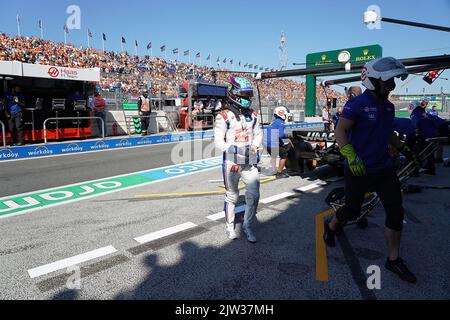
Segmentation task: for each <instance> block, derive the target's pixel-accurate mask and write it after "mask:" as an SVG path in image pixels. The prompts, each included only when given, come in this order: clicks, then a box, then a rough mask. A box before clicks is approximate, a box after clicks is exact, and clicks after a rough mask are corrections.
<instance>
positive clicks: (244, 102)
mask: <svg viewBox="0 0 450 320" xmlns="http://www.w3.org/2000/svg"><path fill="white" fill-rule="evenodd" d="M230 83H231V89H230V90H229V92H228V99H229V100H230V101H231V103H232V104H234V105H235V106H237V107H239V108H242V109H250V108H251V106H252V97H253V86H252V84H251V83H250V81H249V80H247V79H245V78H237V77H236V78H235V77H232V78H230Z"/></svg>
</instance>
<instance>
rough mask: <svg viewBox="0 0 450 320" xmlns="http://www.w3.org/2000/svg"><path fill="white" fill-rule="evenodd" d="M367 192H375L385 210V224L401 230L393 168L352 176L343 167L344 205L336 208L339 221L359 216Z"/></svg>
mask: <svg viewBox="0 0 450 320" xmlns="http://www.w3.org/2000/svg"><path fill="white" fill-rule="evenodd" d="M367 192H376V193H377V194H378V196H379V197H380V200H381V203H382V204H383V207H384V209H385V211H386V226H387V227H388V228H390V229H393V230H397V231H401V230H402V227H403V217H404V210H403V206H402V191H401V185H400V181H399V179H398V177H397V175H396V173H395V171H394V169H387V170H385V171H384V172H381V173H379V174H367V175H365V176H364V177H357V176H354V175H353V174H352V173H351V172H350V171H349V169H348V168H346V169H345V206H344V207H343V208H342V210H338V211H337V213H336V217H337V218H338V220H339V221H340V222H346V221H353V220H355V219H357V218H358V217H359V216H360V212H361V206H362V204H363V201H364V196H365V194H366V193H367Z"/></svg>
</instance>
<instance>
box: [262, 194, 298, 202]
mask: <svg viewBox="0 0 450 320" xmlns="http://www.w3.org/2000/svg"><path fill="white" fill-rule="evenodd" d="M293 195H295V193H291V192H283V193H280V194H277V195H274V196H271V197H269V198H265V199H262V200H260V201H259V202H261V203H263V204H269V203H272V202H275V201H278V200H281V199H284V198H287V197H290V196H293Z"/></svg>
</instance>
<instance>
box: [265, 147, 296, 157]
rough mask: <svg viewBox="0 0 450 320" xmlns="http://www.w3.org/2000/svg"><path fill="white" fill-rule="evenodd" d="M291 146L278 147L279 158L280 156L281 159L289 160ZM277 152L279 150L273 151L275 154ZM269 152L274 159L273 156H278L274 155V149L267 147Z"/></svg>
mask: <svg viewBox="0 0 450 320" xmlns="http://www.w3.org/2000/svg"><path fill="white" fill-rule="evenodd" d="M290 148H291V147H290V145H285V146H280V147H278V156H280V158H281V159H287V158H288V153H289V150H290ZM275 150H277V149H276V148H274V149H273V151H274V152H275ZM267 152H268V153H269V154H270V155H271V156H272V157H273V156H277V155H276V154H272V148H271V147H269V146H267Z"/></svg>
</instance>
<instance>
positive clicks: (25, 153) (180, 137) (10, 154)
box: [0, 123, 322, 162]
mask: <svg viewBox="0 0 450 320" xmlns="http://www.w3.org/2000/svg"><path fill="white" fill-rule="evenodd" d="M317 126H322V123H300V124H294V125H288V126H286V128H287V129H299V128H308V127H317ZM213 137H214V131H213V130H208V131H196V132H184V133H175V134H164V135H154V136H153V135H152V136H145V137H132V136H131V137H121V138H113V139H105V140H87V141H76V142H63V143H50V144H45V145H43V144H41V145H30V146H23V147H0V162H1V161H7V160H18V159H30V158H40V157H46V156H56V155H64V154H74V153H82V152H94V151H102V150H113V149H123V148H130V147H140V146H145V145H155V144H163V143H171V142H180V141H190V140H203V139H212V138H213Z"/></svg>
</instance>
